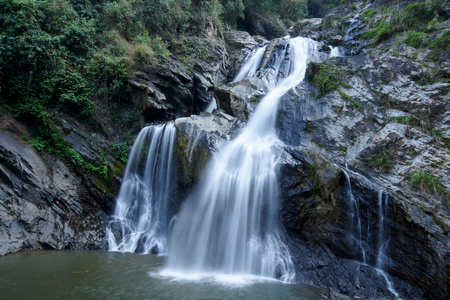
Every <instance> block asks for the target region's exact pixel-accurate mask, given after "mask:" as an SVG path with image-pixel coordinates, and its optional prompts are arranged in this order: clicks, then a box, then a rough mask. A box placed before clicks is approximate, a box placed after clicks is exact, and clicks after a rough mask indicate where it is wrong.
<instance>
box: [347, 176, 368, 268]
mask: <svg viewBox="0 0 450 300" xmlns="http://www.w3.org/2000/svg"><path fill="white" fill-rule="evenodd" d="M342 172H344V175H345V181H346V184H347V201H348V206H349V208H350V233H351V234H352V235H353V237H354V238H355V239H356V240H357V242H358V244H359V248H360V249H361V255H362V262H363V263H366V251H365V249H364V247H363V245H362V228H361V217H360V211H359V200H358V199H356V198H355V195H353V190H352V183H351V181H350V176H349V175H348V173H347V171H345V170H344V169H342Z"/></svg>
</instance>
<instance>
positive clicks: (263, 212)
mask: <svg viewBox="0 0 450 300" xmlns="http://www.w3.org/2000/svg"><path fill="white" fill-rule="evenodd" d="M316 44H317V42H315V41H313V40H311V39H307V38H295V39H291V40H287V41H286V46H285V47H284V50H283V51H284V52H283V54H282V55H280V56H279V57H277V59H279V60H280V61H281V62H282V64H289V65H287V66H288V70H289V73H288V74H289V75H288V76H287V77H286V78H284V79H283V80H280V81H278V83H279V84H277V85H275V86H274V87H273V88H272V89H271V90H270V91H269V92H268V94H267V95H266V96H265V97H264V98H263V99H262V100H261V102H260V103H259V105H258V107H257V109H256V111H255V113H254V115H253V116H251V117H250V120H249V122H248V124H247V126H246V127H245V128H244V129H243V130H242V131H241V133H240V135H239V136H238V137H237V138H236V139H234V140H233V141H231V142H230V143H228V144H226V145H225V146H224V147H223V148H222V149H221V150H220V151H219V153H217V155H215V156H214V158H213V160H212V161H210V162H209V164H208V166H207V168H206V169H205V170H204V171H203V176H202V178H201V179H200V182H199V185H198V186H197V189H196V190H195V191H194V192H193V193H192V194H191V195H190V196H189V197H188V199H187V200H186V203H185V206H184V207H183V209H182V210H181V212H180V213H179V214H178V216H177V222H176V224H175V225H174V229H173V232H172V234H171V238H170V243H169V257H168V261H167V267H166V269H165V270H164V271H163V272H162V274H163V275H167V276H183V275H189V276H193V275H192V274H200V276H202V274H208V275H206V276H211V274H212V275H213V276H215V275H218V274H222V275H223V274H228V275H233V276H235V275H243V276H246V275H250V276H263V277H268V278H277V279H279V280H282V281H286V282H289V281H292V280H293V278H294V276H295V272H294V266H293V263H292V260H291V256H290V254H289V250H288V248H287V246H286V245H285V244H284V243H283V242H282V238H281V236H280V231H279V225H278V210H279V204H278V181H277V173H278V170H277V165H276V161H275V160H274V157H273V155H272V149H271V148H272V147H273V146H274V145H276V144H280V143H281V141H280V140H279V139H278V138H277V136H276V134H275V119H276V115H277V107H278V102H279V100H280V98H281V97H282V96H283V95H284V94H285V93H286V92H287V91H288V90H289V89H290V88H292V87H294V86H296V85H298V84H299V83H300V82H301V81H302V80H303V79H304V77H305V71H306V67H307V63H308V60H309V58H310V57H311V54H312V52H314V51H316V50H315V49H316V48H317V47H316V46H317V45H316ZM260 50H261V49H259V50H258V51H256V54H255V55H258V56H260V55H261V56H262V55H263V53H260ZM248 63H251V64H254V60H253V59H250V60H249V62H248ZM284 68H285V69H286V65H285V66H284ZM243 69H246V66H244V67H243Z"/></svg>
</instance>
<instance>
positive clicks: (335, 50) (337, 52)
mask: <svg viewBox="0 0 450 300" xmlns="http://www.w3.org/2000/svg"><path fill="white" fill-rule="evenodd" d="M329 47H330V49H331V51H330V57H337V56H344V55H343V53H342V52H341V50H340V49H339V46H336V47H333V46H329Z"/></svg>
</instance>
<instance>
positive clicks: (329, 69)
mask: <svg viewBox="0 0 450 300" xmlns="http://www.w3.org/2000/svg"><path fill="white" fill-rule="evenodd" d="M306 75H307V76H306V80H308V81H309V82H311V83H312V84H313V85H314V87H315V88H316V89H318V90H319V93H318V95H317V96H318V97H322V96H324V95H326V94H328V93H329V92H331V91H333V90H336V89H338V87H339V86H345V85H346V83H345V81H344V80H345V77H346V75H347V73H346V71H345V69H343V68H337V67H334V66H330V65H326V64H323V63H316V62H310V63H309V65H308V70H307V73H306Z"/></svg>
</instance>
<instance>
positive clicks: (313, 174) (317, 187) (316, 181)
mask: <svg viewBox="0 0 450 300" xmlns="http://www.w3.org/2000/svg"><path fill="white" fill-rule="evenodd" d="M317 168H318V165H317V162H314V163H313V164H306V171H307V172H308V175H309V178H310V179H311V181H312V182H313V185H314V187H313V189H312V192H313V194H314V195H317V196H321V195H322V193H323V190H324V185H323V182H322V180H321V178H320V176H319V173H318V172H317Z"/></svg>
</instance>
